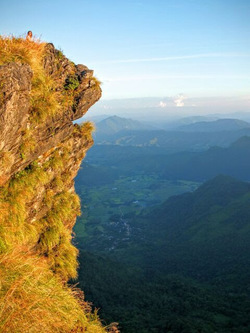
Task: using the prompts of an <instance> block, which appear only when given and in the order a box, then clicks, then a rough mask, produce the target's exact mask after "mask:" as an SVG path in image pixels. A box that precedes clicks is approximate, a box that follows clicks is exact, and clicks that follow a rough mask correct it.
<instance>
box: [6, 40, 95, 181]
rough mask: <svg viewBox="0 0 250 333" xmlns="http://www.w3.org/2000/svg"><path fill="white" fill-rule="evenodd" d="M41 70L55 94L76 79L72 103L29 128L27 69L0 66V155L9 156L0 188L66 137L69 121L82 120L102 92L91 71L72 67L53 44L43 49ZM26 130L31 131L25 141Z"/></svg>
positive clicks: (21, 66) (9, 65)
mask: <svg viewBox="0 0 250 333" xmlns="http://www.w3.org/2000/svg"><path fill="white" fill-rule="evenodd" d="M58 54H60V58H58ZM43 67H44V69H45V72H46V73H47V74H48V75H49V76H50V77H52V78H53V80H54V81H55V82H56V87H54V89H55V90H56V91H57V92H58V94H62V92H65V87H67V80H70V78H73V79H74V80H75V84H77V88H76V89H75V91H74V100H73V103H71V105H70V107H64V108H62V110H60V112H57V113H56V114H54V115H52V116H51V117H46V119H45V120H44V121H42V122H38V123H37V124H36V125H35V126H33V128H31V119H30V107H31V106H30V91H31V79H32V70H31V68H30V66H28V65H26V64H24V65H19V64H16V63H11V64H7V65H4V66H1V67H0V87H2V89H1V90H2V101H1V109H0V119H1V122H0V152H2V154H3V152H5V153H6V152H7V153H8V156H5V159H8V163H5V164H4V165H2V166H0V185H3V184H4V183H5V182H6V181H7V180H8V179H9V177H10V176H11V175H13V174H14V173H15V172H17V171H20V170H22V169H23V168H24V167H25V166H27V165H28V164H29V163H30V162H31V161H33V160H34V159H36V158H37V157H38V156H40V155H42V154H44V153H45V152H47V151H48V150H49V149H51V148H53V147H55V146H56V145H57V144H58V143H59V142H62V141H63V140H65V138H67V137H69V135H70V134H72V132H73V128H74V126H73V123H72V120H76V119H78V118H80V117H82V116H83V115H84V114H85V113H86V112H87V110H88V109H89V107H91V105H93V104H94V103H95V102H96V101H97V100H98V99H99V98H100V96H101V89H100V87H99V85H97V84H96V81H95V79H94V78H93V76H92V74H93V71H90V70H88V69H87V67H85V66H82V65H78V66H75V65H74V64H73V63H72V62H70V61H69V60H68V59H67V58H66V57H64V56H63V55H61V53H60V51H58V50H56V49H55V48H54V46H53V45H52V44H47V45H46V46H45V56H44V58H43ZM67 106H68V105H67ZM27 131H30V133H29V138H28V139H27ZM31 139H32V144H33V147H32V150H30V151H28V152H25V155H26V156H25V158H23V157H22V156H21V155H20V147H22V145H23V143H24V141H25V140H28V141H29V140H31ZM3 157H4V156H3Z"/></svg>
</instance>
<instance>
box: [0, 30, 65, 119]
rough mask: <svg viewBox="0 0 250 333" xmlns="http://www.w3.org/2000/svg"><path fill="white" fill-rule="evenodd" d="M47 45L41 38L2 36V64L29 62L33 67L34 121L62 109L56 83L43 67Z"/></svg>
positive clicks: (0, 38)
mask: <svg viewBox="0 0 250 333" xmlns="http://www.w3.org/2000/svg"><path fill="white" fill-rule="evenodd" d="M45 45H46V43H43V42H41V41H40V40H39V39H36V40H35V41H27V40H26V39H24V38H16V37H1V36H0V49H1V53H0V65H4V64H8V63H11V62H15V63H17V64H28V65H29V66H30V67H31V69H32V72H33V78H32V86H31V93H30V103H31V109H30V112H31V115H32V117H31V120H33V121H34V122H39V121H41V120H44V119H45V118H46V117H47V116H50V115H54V114H55V113H56V112H58V111H59V110H60V103H59V98H58V93H57V92H56V91H55V87H56V84H55V82H54V80H53V79H52V78H51V77H50V76H48V75H46V73H45V70H44V68H43V58H44V52H45Z"/></svg>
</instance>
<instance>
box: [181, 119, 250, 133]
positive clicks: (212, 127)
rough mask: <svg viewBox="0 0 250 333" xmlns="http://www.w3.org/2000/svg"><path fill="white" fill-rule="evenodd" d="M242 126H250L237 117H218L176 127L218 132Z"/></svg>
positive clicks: (194, 130) (192, 130)
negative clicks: (213, 119)
mask: <svg viewBox="0 0 250 333" xmlns="http://www.w3.org/2000/svg"><path fill="white" fill-rule="evenodd" d="M244 128H250V123H248V122H246V121H243V120H239V119H218V120H215V121H202V122H195V123H193V124H188V125H183V126H180V127H178V130H179V131H185V132H186V131H187V132H220V131H237V130H241V129H244Z"/></svg>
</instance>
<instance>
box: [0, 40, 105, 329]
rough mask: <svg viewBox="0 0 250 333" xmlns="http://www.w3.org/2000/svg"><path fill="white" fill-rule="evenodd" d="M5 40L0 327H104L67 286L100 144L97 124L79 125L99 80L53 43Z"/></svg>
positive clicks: (97, 93)
mask: <svg viewBox="0 0 250 333" xmlns="http://www.w3.org/2000/svg"><path fill="white" fill-rule="evenodd" d="M1 43H2V44H3V45H0V47H1V46H2V49H3V53H2V54H1V55H0V211H1V216H0V271H1V278H2V281H1V283H2V284H1V287H2V291H1V292H0V331H1V332H14V331H15V332H16V333H18V332H24V331H25V332H38V331H42V332H72V333H73V332H82V331H86V332H104V328H102V325H101V324H100V322H99V321H98V319H96V318H94V320H93V316H92V315H90V309H89V306H88V305H86V304H87V303H85V302H84V301H83V300H80V301H77V300H76V299H75V295H76V292H72V290H71V289H69V288H68V287H67V285H66V282H67V280H68V279H70V278H74V277H75V276H76V269H77V249H76V248H75V247H74V246H73V245H72V243H71V240H72V227H73V225H74V223H75V219H76V216H77V215H78V214H79V212H80V205H79V199H78V197H77V195H76V194H75V190H74V177H75V176H76V174H77V171H78V169H79V167H80V164H81V161H82V159H83V157H84V155H85V153H86V151H87V150H88V149H89V148H90V147H91V145H92V144H93V139H92V136H91V131H92V129H93V127H92V125H91V123H85V124H83V125H82V126H79V125H77V124H73V122H72V121H73V120H75V119H78V118H80V117H82V116H83V115H84V114H85V113H86V112H87V110H88V109H89V107H90V106H92V105H93V104H94V103H95V102H96V101H97V100H98V99H99V98H100V97H101V89H100V84H99V81H98V80H96V79H95V78H94V77H93V71H92V70H89V69H88V68H87V67H86V66H83V65H75V64H74V63H72V62H71V61H69V60H68V59H67V58H66V57H65V56H64V55H63V54H62V52H61V51H58V50H56V49H55V48H54V46H53V44H44V43H36V42H27V41H24V40H22V39H15V38H13V39H6V38H5V39H4V38H0V44H1ZM13 46H14V48H13ZM13 50H14V51H13ZM10 56H11V57H10ZM9 59H11V61H9ZM32 281H33V282H32ZM52 282H53V283H52ZM41 290H43V292H41ZM25 302H26V303H25ZM55 307H56V309H57V310H56V312H52V311H54V309H55ZM26 308H29V313H27V311H26V310H25V309H26ZM65 309H66V310H65ZM65 311H66V312H65ZM40 313H43V316H42V318H41V316H40ZM16 314H18V316H17V315H16ZM37 314H39V315H37ZM51 316H52V317H53V320H51Z"/></svg>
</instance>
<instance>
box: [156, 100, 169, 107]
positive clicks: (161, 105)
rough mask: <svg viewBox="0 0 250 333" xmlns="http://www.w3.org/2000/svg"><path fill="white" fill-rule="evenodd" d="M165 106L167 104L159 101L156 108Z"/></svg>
mask: <svg viewBox="0 0 250 333" xmlns="http://www.w3.org/2000/svg"><path fill="white" fill-rule="evenodd" d="M166 106H167V103H166V102H163V101H160V103H159V105H158V107H160V108H165V107H166Z"/></svg>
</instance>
